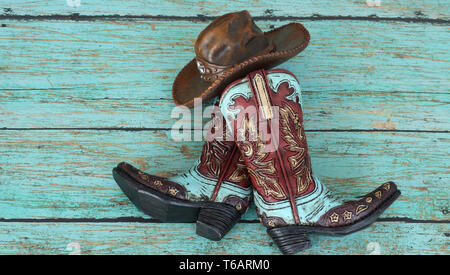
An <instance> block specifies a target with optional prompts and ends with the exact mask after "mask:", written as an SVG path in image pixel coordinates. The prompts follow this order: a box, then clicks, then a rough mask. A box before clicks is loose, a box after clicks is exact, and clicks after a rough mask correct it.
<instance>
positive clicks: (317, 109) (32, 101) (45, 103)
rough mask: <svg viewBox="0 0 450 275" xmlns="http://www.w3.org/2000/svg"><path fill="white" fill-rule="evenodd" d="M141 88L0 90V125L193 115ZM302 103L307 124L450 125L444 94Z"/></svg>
mask: <svg viewBox="0 0 450 275" xmlns="http://www.w3.org/2000/svg"><path fill="white" fill-rule="evenodd" d="M139 90H140V91H138V90H136V93H140V94H141V95H142V97H143V98H142V99H126V98H120V99H105V98H98V99H94V98H73V97H72V96H70V95H69V94H70V93H72V92H73V90H71V91H64V92H62V91H60V92H55V91H45V90H38V91H35V90H33V91H29V90H28V91H20V92H17V91H13V92H12V91H3V92H1V91H0V128H2V127H6V128H41V127H45V128H52V127H53V128H86V127H87V128H109V127H144V128H166V129H167V128H171V127H172V125H174V123H175V122H176V121H178V120H179V119H181V118H183V119H184V120H186V119H189V118H191V119H192V116H191V117H180V116H176V117H175V116H174V117H173V118H171V113H172V110H173V108H174V107H175V104H174V103H173V102H172V99H151V98H146V96H147V94H148V91H147V90H145V91H144V90H143V89H142V88H141V89H139ZM73 93H74V94H77V93H80V92H73ZM149 97H151V96H150V95H149ZM205 106H206V105H205ZM303 109H304V119H305V125H306V129H307V130H310V129H314V130H327V129H341V130H344V129H345V130H350V129H360V130H361V129H365V130H367V129H381V130H420V131H448V129H449V128H450V127H449V126H450V125H449V121H448V119H447V118H448V115H449V95H447V94H437V93H435V94H433V93H377V92H357V91H355V92H309V91H305V92H303ZM191 114H192V113H191ZM204 120H205V121H206V120H209V118H205V119H204Z"/></svg>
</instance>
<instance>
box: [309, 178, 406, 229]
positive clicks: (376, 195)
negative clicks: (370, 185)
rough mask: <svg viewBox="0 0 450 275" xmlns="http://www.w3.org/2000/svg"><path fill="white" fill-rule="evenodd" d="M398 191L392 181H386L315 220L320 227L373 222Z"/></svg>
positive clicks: (396, 195)
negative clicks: (359, 197) (357, 198)
mask: <svg viewBox="0 0 450 275" xmlns="http://www.w3.org/2000/svg"><path fill="white" fill-rule="evenodd" d="M398 194H399V191H398V189H397V185H396V184H395V183H394V182H391V181H389V182H386V183H384V184H382V185H380V186H379V187H378V188H376V189H375V190H373V191H372V192H370V193H367V194H366V195H365V196H363V197H362V198H361V199H359V200H354V201H347V202H345V203H344V204H342V205H339V206H336V207H334V208H332V209H330V210H329V211H327V212H326V213H325V214H324V215H322V216H321V217H320V219H319V221H318V222H317V225H318V226H321V227H345V226H349V225H352V224H356V223H360V222H363V221H364V223H365V225H369V224H370V223H373V222H374V221H375V220H376V218H377V217H378V216H379V215H381V213H383V211H384V210H385V209H386V208H387V207H388V206H389V205H390V204H391V203H392V202H393V201H394V200H395V199H396V197H398Z"/></svg>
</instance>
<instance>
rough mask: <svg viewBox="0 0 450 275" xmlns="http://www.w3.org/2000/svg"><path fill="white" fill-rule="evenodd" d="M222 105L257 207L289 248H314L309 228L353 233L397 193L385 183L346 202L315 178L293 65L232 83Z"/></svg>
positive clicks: (282, 246) (280, 244)
mask: <svg viewBox="0 0 450 275" xmlns="http://www.w3.org/2000/svg"><path fill="white" fill-rule="evenodd" d="M271 106H272V107H271ZM251 107H253V112H252V111H251V110H252V108H251ZM255 107H256V109H255ZM220 109H221V111H222V113H223V115H224V117H225V119H226V122H227V125H228V127H230V129H231V130H232V132H233V133H232V134H233V137H234V138H235V140H236V143H237V145H238V147H239V150H240V151H241V153H242V156H243V158H244V162H245V164H246V166H247V168H248V173H249V176H250V180H251V182H252V184H253V190H254V200H255V205H256V210H257V214H258V216H259V218H260V220H261V222H262V223H263V225H265V226H266V227H267V228H268V230H267V231H268V234H269V235H270V236H271V237H272V238H273V240H274V242H275V243H276V244H277V246H278V247H279V248H280V249H281V251H282V252H283V253H284V254H294V253H296V252H298V251H301V250H304V249H306V248H309V247H310V246H311V243H310V239H309V237H308V234H310V233H325V234H348V233H351V232H354V231H357V230H360V229H362V228H364V227H366V226H368V225H370V224H371V223H373V222H375V220H376V219H377V217H378V216H379V215H380V214H381V213H382V212H383V211H384V210H385V209H386V208H387V207H389V205H391V204H392V202H394V200H395V199H396V198H397V197H398V196H399V195H400V191H399V190H397V187H396V185H395V184H394V183H393V182H387V183H384V184H383V185H381V186H380V187H378V188H376V189H375V190H374V191H372V192H370V193H368V194H366V195H364V196H362V197H360V198H357V199H354V200H351V201H345V202H344V201H342V200H341V199H339V198H338V197H336V196H334V195H333V194H332V193H331V192H330V191H329V190H327V188H326V186H325V185H324V184H322V183H321V182H320V181H319V180H318V179H317V178H315V177H313V174H312V170H311V163H310V158H309V155H308V146H307V142H306V136H305V131H304V128H303V113H302V107H301V94H300V85H299V83H298V80H297V79H296V78H295V76H293V75H292V74H291V73H290V72H288V71H285V70H271V71H264V70H259V71H255V72H252V73H250V74H249V75H248V76H247V77H245V78H243V79H241V80H238V81H235V82H233V83H232V84H230V86H228V87H227V88H226V89H225V91H224V93H223V94H222V97H221V99H220ZM254 110H257V111H254ZM264 123H265V124H264ZM257 124H258V126H259V127H260V129H257V127H256V125H257ZM261 125H265V126H267V127H266V128H267V131H265V132H264V131H262V130H261V128H264V127H261Z"/></svg>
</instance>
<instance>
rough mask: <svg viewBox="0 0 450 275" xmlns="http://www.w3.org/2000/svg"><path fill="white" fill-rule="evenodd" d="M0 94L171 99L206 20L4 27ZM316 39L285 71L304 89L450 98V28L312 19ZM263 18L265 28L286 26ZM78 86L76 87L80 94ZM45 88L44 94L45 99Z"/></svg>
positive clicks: (12, 23) (36, 23)
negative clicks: (449, 95)
mask: <svg viewBox="0 0 450 275" xmlns="http://www.w3.org/2000/svg"><path fill="white" fill-rule="evenodd" d="M2 22H3V23H4V25H5V26H6V27H3V28H0V30H1V31H0V47H1V48H4V49H8V50H7V51H2V52H1V53H0V54H1V59H0V60H1V63H0V76H1V79H0V83H1V87H0V89H1V90H7V91H8V92H11V90H12V91H13V93H14V94H20V93H21V91H22V90H29V89H33V90H36V93H35V94H34V96H33V98H35V99H34V100H33V101H34V102H38V101H39V100H41V99H42V98H39V96H40V95H41V96H42V97H43V99H42V100H45V98H46V93H48V94H50V95H52V94H56V95H58V94H59V95H66V96H67V97H72V98H75V99H76V98H97V99H98V98H105V97H108V98H128V99H142V98H149V97H150V98H158V99H159V98H166V99H167V98H170V97H171V87H172V81H173V79H174V78H175V76H176V74H177V73H178V71H179V70H180V69H181V68H182V67H183V66H184V65H185V64H186V63H187V62H188V61H190V60H191V59H192V58H193V57H194V55H193V43H194V41H195V39H196V38H197V35H198V33H199V32H200V31H201V30H202V29H203V28H204V27H205V26H206V25H207V23H208V22H183V21H181V22H179V21H168V22H166V21H163V22H161V21H154V20H139V21H131V22H121V21H107V22H104V21H94V22H84V21H83V22H72V21H58V22H55V21H29V22H21V21H20V22H17V21H8V20H5V21H2ZM304 23H305V26H306V27H307V28H308V29H309V31H310V33H311V43H310V46H308V48H307V49H306V50H305V51H304V52H302V53H301V54H300V55H299V56H297V57H295V58H293V59H292V60H290V61H289V62H287V63H285V64H283V66H282V67H283V68H284V69H287V70H290V71H292V72H293V73H294V74H295V75H296V76H298V77H299V79H300V81H301V83H302V85H303V90H306V91H333V92H336V91H341V92H355V91H366V92H367V91H370V92H394V91H397V92H398V91H402V92H422V93H448V92H449V87H448V85H443V84H445V83H448V76H447V75H446V74H444V73H437V72H445V71H447V70H448V68H449V62H450V58H449V53H448V50H447V49H448V48H449V40H448V39H447V38H448V34H449V30H448V27H446V26H442V25H431V24H426V25H424V24H408V23H401V22H387V23H386V22H361V21H350V22H349V21H345V20H344V21H333V23H332V24H330V23H329V22H324V21H312V22H304ZM282 24H283V23H282V22H278V21H270V20H268V21H263V22H261V23H260V25H261V27H262V29H264V30H269V29H270V27H271V26H272V27H273V26H277V27H278V26H281V25H282ZM75 88H76V89H75ZM38 90H44V92H43V93H40V92H39V91H38Z"/></svg>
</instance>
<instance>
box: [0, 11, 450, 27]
mask: <svg viewBox="0 0 450 275" xmlns="http://www.w3.org/2000/svg"><path fill="white" fill-rule="evenodd" d="M216 18H217V16H206V15H201V14H199V15H197V16H175V15H82V14H79V13H73V14H70V15H58V14H55V15H14V14H4V15H0V20H21V21H22V20H25V21H30V20H35V21H36V20H70V21H101V20H106V21H108V20H120V21H133V20H142V19H147V20H156V21H192V22H205V21H212V20H214V19H216ZM253 19H254V20H256V21H269V20H277V21H292V20H298V21H300V20H301V21H335V20H348V21H372V22H407V23H431V24H443V25H446V24H449V23H450V20H447V19H441V18H424V17H379V16H377V15H375V14H373V15H369V16H342V15H335V16H329V15H320V14H314V15H312V16H254V17H253Z"/></svg>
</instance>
